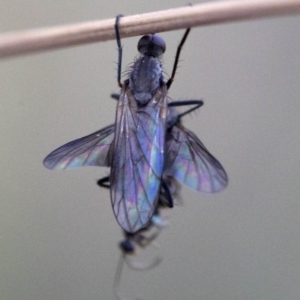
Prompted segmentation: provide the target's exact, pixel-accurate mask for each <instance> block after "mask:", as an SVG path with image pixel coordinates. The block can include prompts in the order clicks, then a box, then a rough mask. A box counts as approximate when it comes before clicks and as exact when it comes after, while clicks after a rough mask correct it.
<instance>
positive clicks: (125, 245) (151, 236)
mask: <svg viewBox="0 0 300 300" xmlns="http://www.w3.org/2000/svg"><path fill="white" fill-rule="evenodd" d="M163 180H164V183H165V185H162V187H161V189H160V195H159V200H158V203H157V207H156V209H155V212H154V214H153V215H152V217H151V220H150V222H149V223H148V224H147V226H146V227H144V228H141V229H140V230H138V231H137V232H135V233H128V232H126V231H124V230H123V235H124V239H123V240H122V241H121V242H120V243H119V248H120V250H121V255H120V259H119V262H118V265H117V269H116V274H115V280H114V284H113V290H114V293H115V296H116V299H119V300H122V299H125V298H124V297H123V296H122V293H121V291H120V286H121V278H122V271H123V268H124V263H126V265H127V267H129V268H130V269H132V270H134V271H146V270H150V269H152V268H154V267H156V266H157V265H159V264H160V263H161V261H162V259H163V258H162V256H161V255H157V256H155V257H153V258H152V260H150V261H149V260H148V261H143V260H141V259H138V258H137V257H136V255H135V254H137V252H138V250H141V249H146V248H149V247H150V246H154V242H155V240H156V239H157V237H158V236H159V234H160V232H161V231H162V229H164V228H165V227H166V226H168V222H167V220H166V219H165V218H164V217H163V216H162V215H161V211H162V210H163V209H165V208H168V207H172V206H173V199H174V198H178V197H179V189H180V185H179V183H178V182H177V181H176V180H175V179H174V178H173V177H171V176H165V175H164V176H163ZM108 182H109V177H104V178H102V179H100V180H98V185H100V186H101V187H105V188H110V184H109V183H108ZM163 186H164V187H163ZM166 187H167V188H166Z"/></svg>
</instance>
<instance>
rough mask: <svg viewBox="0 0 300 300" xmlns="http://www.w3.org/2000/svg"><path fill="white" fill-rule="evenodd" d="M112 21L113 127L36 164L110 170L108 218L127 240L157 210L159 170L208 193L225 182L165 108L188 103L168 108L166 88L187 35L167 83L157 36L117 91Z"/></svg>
mask: <svg viewBox="0 0 300 300" xmlns="http://www.w3.org/2000/svg"><path fill="white" fill-rule="evenodd" d="M118 21H119V17H117V19H116V26H115V28H116V37H117V43H118V48H119V65H118V66H119V68H118V83H119V86H120V87H121V94H120V97H119V100H118V106H117V111H116V122H115V125H110V126H107V127H105V128H104V129H101V130H99V131H97V132H95V133H93V134H91V135H88V136H86V137H83V138H81V139H78V140H75V141H72V142H70V143H68V144H66V145H64V146H62V147H60V148H58V149H57V150H55V151H53V152H52V153H50V154H49V155H48V156H47V157H46V158H45V159H44V165H45V167H47V168H49V169H71V168H75V167H80V166H108V167H109V166H110V167H111V173H110V178H109V180H110V194H111V202H112V207H113V211H114V214H115V216H116V219H117V221H118V222H119V224H120V225H121V227H122V228H123V229H124V230H125V231H126V232H128V233H135V232H137V231H138V230H140V229H141V228H144V227H146V226H147V225H148V224H149V222H150V221H151V217H152V215H153V214H154V212H155V210H156V208H157V203H158V198H159V194H160V187H161V184H162V183H163V180H162V175H163V172H164V170H165V172H166V174H168V175H171V176H173V175H174V177H175V178H176V179H178V180H179V181H181V182H182V183H184V184H187V185H188V186H190V187H192V188H194V189H196V190H199V191H203V192H208V193H213V192H217V191H220V190H221V189H223V188H224V187H225V186H226V185H227V175H226V172H225V170H224V169H223V168H222V166H221V165H220V163H219V162H218V161H217V160H216V159H215V158H214V157H213V156H212V155H211V154H210V153H209V152H208V151H207V150H206V148H205V147H204V146H203V144H202V143H201V142H200V141H199V139H198V138H197V137H196V136H195V135H194V134H193V133H191V132H190V131H188V130H187V129H184V128H183V127H182V126H181V124H180V122H179V121H180V117H181V115H179V114H178V113H177V112H176V111H175V109H174V108H173V106H180V105H189V104H193V103H188V102H186V101H180V102H171V103H168V97H167V91H168V89H169V88H170V86H171V84H172V82H173V80H174V76H175V72H176V68H177V63H178V59H179V54H180V51H181V48H182V45H183V44H184V42H185V40H186V37H187V35H188V33H189V29H187V30H186V32H185V34H184V36H183V38H182V41H181V43H180V45H179V47H178V49H177V53H176V58H175V63H174V67H173V72H172V75H171V77H170V79H169V80H168V81H165V80H164V78H163V75H162V64H161V56H162V54H163V53H164V51H165V43H164V41H163V39H162V38H161V37H159V36H158V35H156V34H151V35H146V36H143V37H142V38H141V39H140V41H139V43H138V50H139V52H140V53H141V57H140V58H139V59H138V60H136V61H135V63H134V64H133V67H132V68H131V70H130V74H129V78H128V79H127V80H125V81H124V83H123V84H121V81H120V78H121V59H122V48H121V43H120V35H119V30H118ZM198 102H201V104H202V101H198ZM201 104H200V105H201ZM200 105H199V106H200ZM168 106H169V108H168ZM190 111H191V110H189V111H188V112H190ZM182 115H183V114H182Z"/></svg>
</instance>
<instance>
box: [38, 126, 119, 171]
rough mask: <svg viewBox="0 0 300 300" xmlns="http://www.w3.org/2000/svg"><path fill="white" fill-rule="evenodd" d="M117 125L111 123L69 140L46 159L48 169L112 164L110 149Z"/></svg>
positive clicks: (45, 164)
mask: <svg viewBox="0 0 300 300" xmlns="http://www.w3.org/2000/svg"><path fill="white" fill-rule="evenodd" d="M114 131H115V125H109V126H107V127H105V128H103V129H100V130H99V131H96V132H94V133H92V134H90V135H88V136H85V137H82V138H80V139H77V140H75V141H72V142H69V143H67V144H65V145H63V146H61V147H60V148H58V149H56V150H54V151H53V152H51V153H50V154H49V155H48V156H47V157H46V158H45V159H44V162H43V163H44V166H45V167H46V168H48V169H57V170H63V169H73V168H78V167H83V166H110V165H111V161H110V160H111V159H110V158H111V157H110V153H111V151H110V149H111V145H112V141H113V139H114Z"/></svg>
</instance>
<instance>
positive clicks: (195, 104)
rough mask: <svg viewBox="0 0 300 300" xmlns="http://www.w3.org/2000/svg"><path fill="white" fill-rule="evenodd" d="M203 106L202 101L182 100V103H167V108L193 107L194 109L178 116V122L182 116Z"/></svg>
mask: <svg viewBox="0 0 300 300" xmlns="http://www.w3.org/2000/svg"><path fill="white" fill-rule="evenodd" d="M203 104H204V102H203V101H202V100H182V101H181V100H180V101H175V102H170V103H168V107H173V106H175V107H176V106H187V105H194V107H192V108H190V109H188V110H186V111H185V112H183V113H181V114H179V115H178V117H177V119H178V121H179V120H180V119H181V118H182V117H183V116H185V115H188V114H190V113H191V112H192V111H194V110H196V109H198V108H199V107H201V106H202V105H203Z"/></svg>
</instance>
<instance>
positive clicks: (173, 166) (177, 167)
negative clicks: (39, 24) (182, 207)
mask: <svg viewBox="0 0 300 300" xmlns="http://www.w3.org/2000/svg"><path fill="white" fill-rule="evenodd" d="M166 149H167V150H166V162H165V173H164V174H169V175H171V176H173V177H175V178H176V179H177V180H179V181H180V182H181V183H183V184H185V185H187V186H189V187H190V188H192V189H195V190H197V191H200V192H205V193H216V192H219V191H221V190H222V189H224V188H225V187H226V186H227V183H228V178H227V174H226V172H225V170H224V169H223V167H222V165H221V164H220V163H219V162H218V160H217V159H216V158H214V157H213V156H212V155H211V154H210V153H209V152H208V150H207V149H206V148H205V146H204V145H203V144H202V143H201V141H200V140H199V139H198V138H197V136H196V135H195V134H194V133H193V132H191V131H190V130H188V129H186V128H184V127H183V126H174V127H173V128H172V130H171V132H169V133H168V134H167V141H166Z"/></svg>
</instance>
